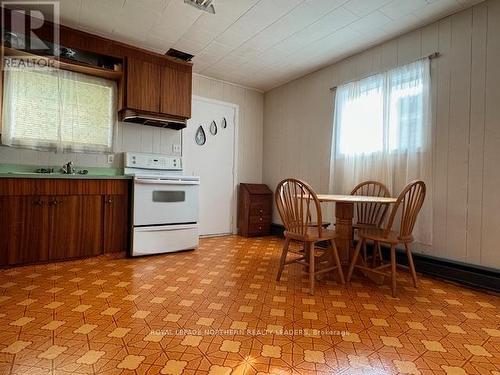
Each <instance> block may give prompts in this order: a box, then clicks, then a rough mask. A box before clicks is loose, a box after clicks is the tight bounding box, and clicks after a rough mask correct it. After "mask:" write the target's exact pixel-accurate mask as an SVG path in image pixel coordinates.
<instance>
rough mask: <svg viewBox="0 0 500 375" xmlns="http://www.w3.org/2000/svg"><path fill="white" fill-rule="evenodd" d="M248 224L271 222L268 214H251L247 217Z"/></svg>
mask: <svg viewBox="0 0 500 375" xmlns="http://www.w3.org/2000/svg"><path fill="white" fill-rule="evenodd" d="M249 222H250V224H271V216H270V215H266V216H264V215H252V216H250V218H249Z"/></svg>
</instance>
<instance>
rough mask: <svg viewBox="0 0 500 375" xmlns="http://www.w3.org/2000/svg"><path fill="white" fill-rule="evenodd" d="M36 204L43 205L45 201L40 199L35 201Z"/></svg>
mask: <svg viewBox="0 0 500 375" xmlns="http://www.w3.org/2000/svg"><path fill="white" fill-rule="evenodd" d="M35 204H36V205H37V206H43V201H42V200H41V199H38V200H37V201H35Z"/></svg>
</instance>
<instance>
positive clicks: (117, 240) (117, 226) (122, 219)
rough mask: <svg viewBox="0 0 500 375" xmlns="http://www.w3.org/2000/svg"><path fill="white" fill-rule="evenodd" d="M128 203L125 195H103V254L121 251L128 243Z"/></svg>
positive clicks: (126, 247)
mask: <svg viewBox="0 0 500 375" xmlns="http://www.w3.org/2000/svg"><path fill="white" fill-rule="evenodd" d="M128 211H129V204H128V197H127V196H126V195H107V196H105V197H104V244H103V251H104V254H107V253H115V252H122V251H126V250H127V249H128V244H129V237H130V235H129V232H130V231H129V225H130V224H129V214H128Z"/></svg>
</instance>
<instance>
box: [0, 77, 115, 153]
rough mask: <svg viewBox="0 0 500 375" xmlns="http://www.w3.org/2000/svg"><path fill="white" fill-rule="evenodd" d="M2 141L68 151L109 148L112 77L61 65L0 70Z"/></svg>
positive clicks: (113, 109) (113, 119) (112, 108)
mask: <svg viewBox="0 0 500 375" xmlns="http://www.w3.org/2000/svg"><path fill="white" fill-rule="evenodd" d="M3 105H4V107H3V121H2V143H3V144H5V145H8V146H14V147H26V148H33V149H42V150H59V151H71V152H110V151H111V150H112V144H113V131H114V127H115V124H116V85H115V82H113V81H109V80H106V79H102V78H97V77H91V76H88V75H85V74H81V73H75V72H70V71H65V70H30V69H16V70H7V71H5V80H4V104H3Z"/></svg>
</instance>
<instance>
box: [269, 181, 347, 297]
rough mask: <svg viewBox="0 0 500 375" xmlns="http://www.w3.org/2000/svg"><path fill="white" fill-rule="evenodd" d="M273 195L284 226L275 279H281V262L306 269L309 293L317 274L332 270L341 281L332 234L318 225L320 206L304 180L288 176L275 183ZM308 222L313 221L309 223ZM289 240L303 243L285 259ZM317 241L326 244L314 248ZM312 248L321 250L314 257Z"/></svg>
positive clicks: (282, 266) (332, 232)
mask: <svg viewBox="0 0 500 375" xmlns="http://www.w3.org/2000/svg"><path fill="white" fill-rule="evenodd" d="M274 197H275V201H276V207H277V209H278V212H279V214H280V217H281V220H282V221H283V225H284V226H285V232H284V235H285V244H284V246H283V251H282V254H281V259H280V265H279V270H278V275H277V278H276V280H277V281H279V280H280V279H281V273H282V272H283V268H284V267H285V265H287V264H291V263H298V264H301V265H303V266H306V268H307V269H308V270H309V283H310V289H309V291H310V293H311V294H312V295H314V282H315V277H316V276H317V275H319V274H322V273H325V272H329V271H333V270H335V269H336V270H337V272H338V277H339V280H340V282H341V283H342V284H344V274H343V273H342V267H341V264H340V259H339V255H338V252H337V246H336V245H335V237H336V233H335V231H333V230H328V229H325V228H323V226H322V225H321V223H322V222H323V221H322V214H321V206H320V203H319V200H318V197H317V196H316V193H315V192H314V191H313V189H312V188H311V187H310V186H309V185H308V184H307V183H306V182H304V181H301V180H297V179H294V178H288V179H285V180H283V181H281V182H280V183H279V184H278V186H277V187H276V193H275V196H274ZM312 221H314V222H315V223H317V224H316V225H314V226H311V223H312ZM292 241H297V242H301V243H303V244H304V251H303V252H302V253H300V252H298V253H295V254H296V255H298V257H296V258H294V259H290V260H287V255H288V253H289V252H292V251H289V247H290V242H292ZM320 241H328V242H329V245H330V247H328V248H327V249H317V248H316V247H315V244H316V243H317V242H320ZM316 251H319V252H321V251H322V252H323V253H322V254H321V256H316V255H317V254H316ZM318 255H319V254H318Z"/></svg>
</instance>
